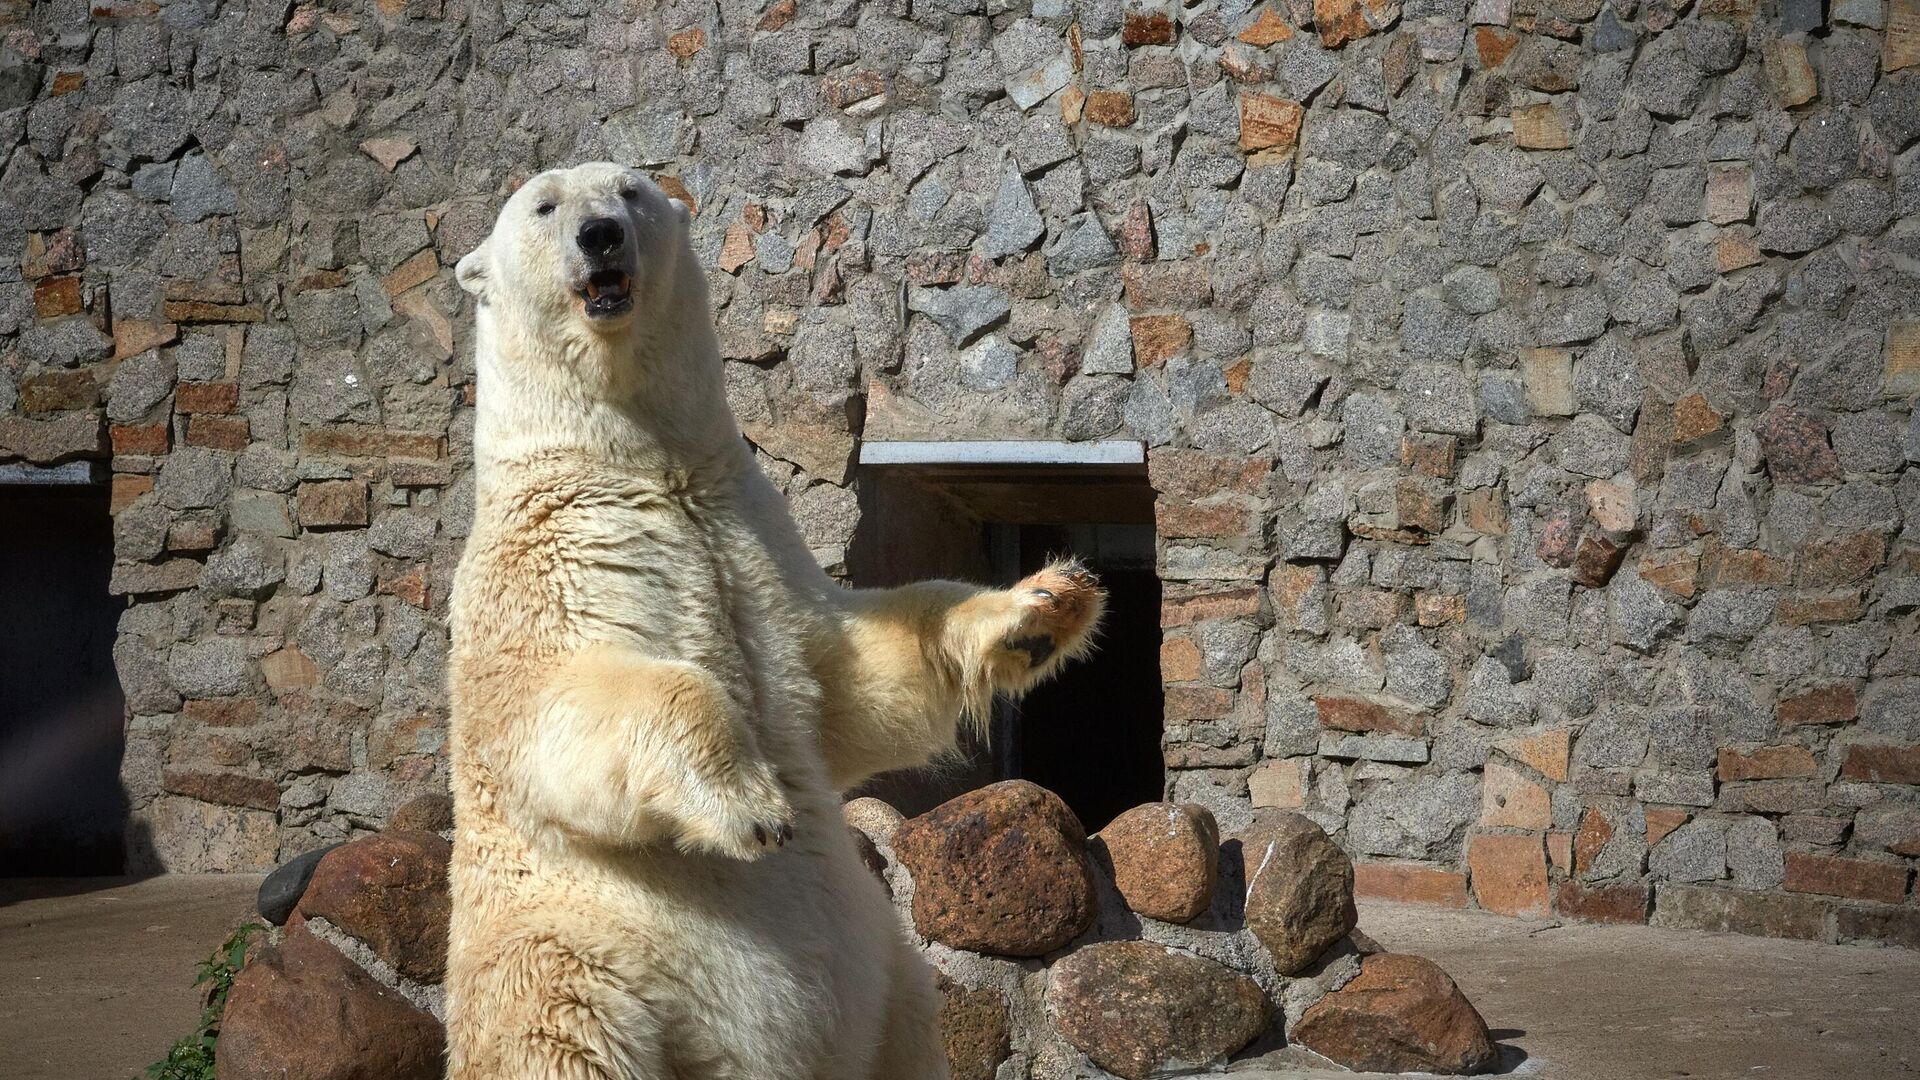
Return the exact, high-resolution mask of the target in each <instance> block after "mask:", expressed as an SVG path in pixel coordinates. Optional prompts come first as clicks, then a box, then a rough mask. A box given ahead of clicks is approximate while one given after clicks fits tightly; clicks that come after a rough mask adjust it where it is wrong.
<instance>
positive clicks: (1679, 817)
mask: <svg viewBox="0 0 1920 1080" xmlns="http://www.w3.org/2000/svg"><path fill="white" fill-rule="evenodd" d="M1691 816H1692V815H1691V814H1689V813H1687V812H1686V811H1685V810H1659V809H1654V808H1651V807H1649V808H1648V809H1647V811H1646V818H1647V846H1648V847H1652V846H1653V845H1655V844H1657V843H1659V842H1660V841H1662V840H1665V839H1666V838H1667V836H1668V835H1669V834H1671V833H1672V832H1673V830H1675V829H1677V828H1679V827H1680V826H1682V825H1685V824H1686V823H1687V819H1688V818H1689V817H1691Z"/></svg>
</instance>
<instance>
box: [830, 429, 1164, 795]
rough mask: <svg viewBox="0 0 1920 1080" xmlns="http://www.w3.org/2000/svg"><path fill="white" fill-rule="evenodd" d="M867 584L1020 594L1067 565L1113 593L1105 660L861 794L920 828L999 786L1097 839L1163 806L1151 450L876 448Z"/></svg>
mask: <svg viewBox="0 0 1920 1080" xmlns="http://www.w3.org/2000/svg"><path fill="white" fill-rule="evenodd" d="M859 490H860V503H861V517H860V526H859V529H858V531H857V532H856V533H855V535H854V539H853V544H852V545H851V547H850V548H849V550H848V556H847V567H848V571H849V576H850V577H851V578H852V582H853V584H855V585H858V586H863V587H868V586H889V585H898V584H904V583H907V582H910V581H915V580H922V579H925V578H932V577H945V578H955V579H959V580H967V581H978V582H985V583H989V584H994V585H1001V586H1005V585H1011V584H1012V583H1013V582H1015V581H1018V580H1019V579H1020V578H1022V577H1025V576H1026V575H1027V574H1030V573H1033V572H1034V571H1036V570H1038V569H1040V568H1041V567H1042V566H1044V565H1046V563H1047V562H1048V561H1049V560H1051V559H1053V558H1055V557H1058V556H1062V555H1072V556H1075V557H1077V558H1079V559H1080V560H1081V561H1082V562H1083V563H1085V564H1086V565H1087V566H1088V568H1089V569H1091V570H1092V571H1093V572H1094V573H1095V574H1097V575H1098V576H1099V577H1100V580H1101V583H1102V585H1103V586H1104V587H1105V588H1106V590H1107V615H1106V619H1105V621H1104V623H1103V625H1102V630H1101V633H1100V638H1099V646H1098V648H1097V649H1096V651H1095V652H1094V654H1093V655H1092V656H1091V657H1088V658H1086V659H1084V660H1081V661H1079V662H1077V663H1074V664H1071V665H1069V666H1068V667H1066V668H1065V669H1064V670H1063V671H1062V672H1061V673H1060V674H1059V675H1058V676H1057V677H1055V678H1054V679H1053V680H1051V681H1049V682H1048V683H1046V684H1045V685H1043V686H1041V687H1039V688H1037V689H1036V690H1035V691H1034V692H1033V693H1031V694H1029V695H1028V696H1027V697H1026V699H1025V700H1024V701H1021V702H1017V703H1016V702H1010V701H1001V702H998V703H997V704H996V707H995V715H994V718H993V723H992V726H991V727H992V730H991V735H990V737H989V738H988V739H986V740H983V741H982V740H973V741H971V742H969V744H968V745H966V746H963V748H962V755H961V757H960V759H959V760H958V761H956V762H953V763H947V764H943V765H938V766H934V767H932V768H929V769H917V770H909V771H906V772H901V773H893V774H888V775H886V776H882V777H877V778H876V779H875V780H874V781H873V782H871V783H870V784H869V785H868V786H867V787H866V788H864V789H863V793H865V794H872V795H876V796H877V797H880V798H884V799H886V800H887V801H888V802H891V803H893V804H894V805H895V806H896V807H898V808H899V809H900V810H901V812H902V813H905V814H908V815H913V814H917V813H921V812H924V811H925V810H928V809H931V808H932V807H933V806H935V805H937V804H939V803H940V802H943V801H945V800H946V799H949V798H952V797H953V796H954V795H957V794H960V793H961V792H963V791H968V790H971V789H973V788H976V787H980V786H982V785H983V784H987V783H991V782H993V781H996V780H1005V779H1014V778H1019V779H1025V780H1031V781H1033V782H1034V783H1036V784H1039V785H1041V786H1042V787H1045V788H1048V789H1049V790H1051V791H1053V792H1055V793H1057V794H1058V795H1059V796H1060V797H1061V798H1062V799H1064V800H1065V801H1066V803H1067V805H1068V806H1070V807H1072V808H1073V811H1074V813H1075V814H1077V815H1078V816H1079V818H1080V820H1081V823H1082V824H1084V825H1085V826H1086V828H1087V830H1088V831H1089V832H1093V831H1096V830H1098V829H1100V828H1101V827H1102V826H1104V825H1106V823H1107V822H1109V821H1111V820H1112V819H1113V818H1114V817H1115V816H1117V815H1118V814H1119V813H1121V812H1122V811H1124V810H1126V809H1128V808H1130V807H1133V806H1136V805H1138V804H1140V803H1143V802H1152V801H1155V800H1158V799H1160V798H1162V797H1163V796H1164V785H1165V766H1164V762H1163V758H1162V752H1161V746H1160V738H1161V716H1162V692H1161V684H1160V580H1159V578H1158V577H1157V576H1156V574H1155V572H1154V528H1153V490H1152V488H1151V487H1149V486H1148V483H1147V471H1146V466H1145V462H1144V455H1143V453H1142V450H1141V447H1140V445H1139V444H1138V443H1093V444H1085V443H869V444H867V445H866V446H865V447H863V448H862V451H861V470H860V484H859Z"/></svg>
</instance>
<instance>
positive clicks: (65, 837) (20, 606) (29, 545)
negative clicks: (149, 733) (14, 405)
mask: <svg viewBox="0 0 1920 1080" xmlns="http://www.w3.org/2000/svg"><path fill="white" fill-rule="evenodd" d="M107 499H108V496H107V491H106V489H105V488H103V487H101V486H98V485H93V484H80V485H71V486H68V485H6V484H0V522H4V523H5V527H4V528H0V598H4V601H3V602H0V874H5V875H6V876H15V877H18V876H60V877H68V876H88V875H95V874H118V873H120V871H121V868H122V862H123V854H122V852H123V847H122V833H123V831H124V829H125V827H126V816H127V801H126V796H125V794H124V790H123V789H122V788H121V786H120V757H121V752H122V750H123V749H124V748H125V734H124V728H125V722H124V718H123V709H124V699H123V698H122V696H121V693H120V683H119V679H118V678H117V676H116V675H115V673H114V667H113V641H114V632H115V628H116V626H117V624H118V621H119V616H120V611H121V609H122V608H123V607H124V604H123V603H122V602H121V601H120V600H119V599H118V598H117V597H115V596H113V595H112V594H111V593H109V592H108V591H107V583H108V578H109V576H110V575H111V573H112V570H113V518H112V516H111V515H110V514H109V513H108V509H107Z"/></svg>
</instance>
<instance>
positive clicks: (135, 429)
mask: <svg viewBox="0 0 1920 1080" xmlns="http://www.w3.org/2000/svg"><path fill="white" fill-rule="evenodd" d="M107 433H108V436H109V437H110V438H112V440H113V452H114V454H115V455H116V456H118V455H123V454H151V455H159V454H164V453H166V452H167V451H168V450H170V449H172V448H173V440H172V437H171V436H172V429H170V428H169V427H168V426H167V425H165V424H115V425H113V427H111V428H109V429H108V432H107Z"/></svg>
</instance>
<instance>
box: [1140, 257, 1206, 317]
mask: <svg viewBox="0 0 1920 1080" xmlns="http://www.w3.org/2000/svg"><path fill="white" fill-rule="evenodd" d="M1120 285H1121V291H1122V293H1123V294H1124V295H1125V296H1126V300H1127V306H1128V307H1130V308H1132V309H1133V310H1135V311H1154V310H1164V309H1181V308H1196V307H1205V306H1206V305H1207V304H1208V303H1209V302H1210V301H1212V299H1213V277H1212V274H1211V272H1210V271H1209V270H1208V268H1207V264H1206V263H1204V262H1201V261H1200V260H1198V259H1175V260H1171V261H1162V262H1156V263H1151V264H1133V263H1128V264H1126V265H1123V266H1121V267H1120Z"/></svg>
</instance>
